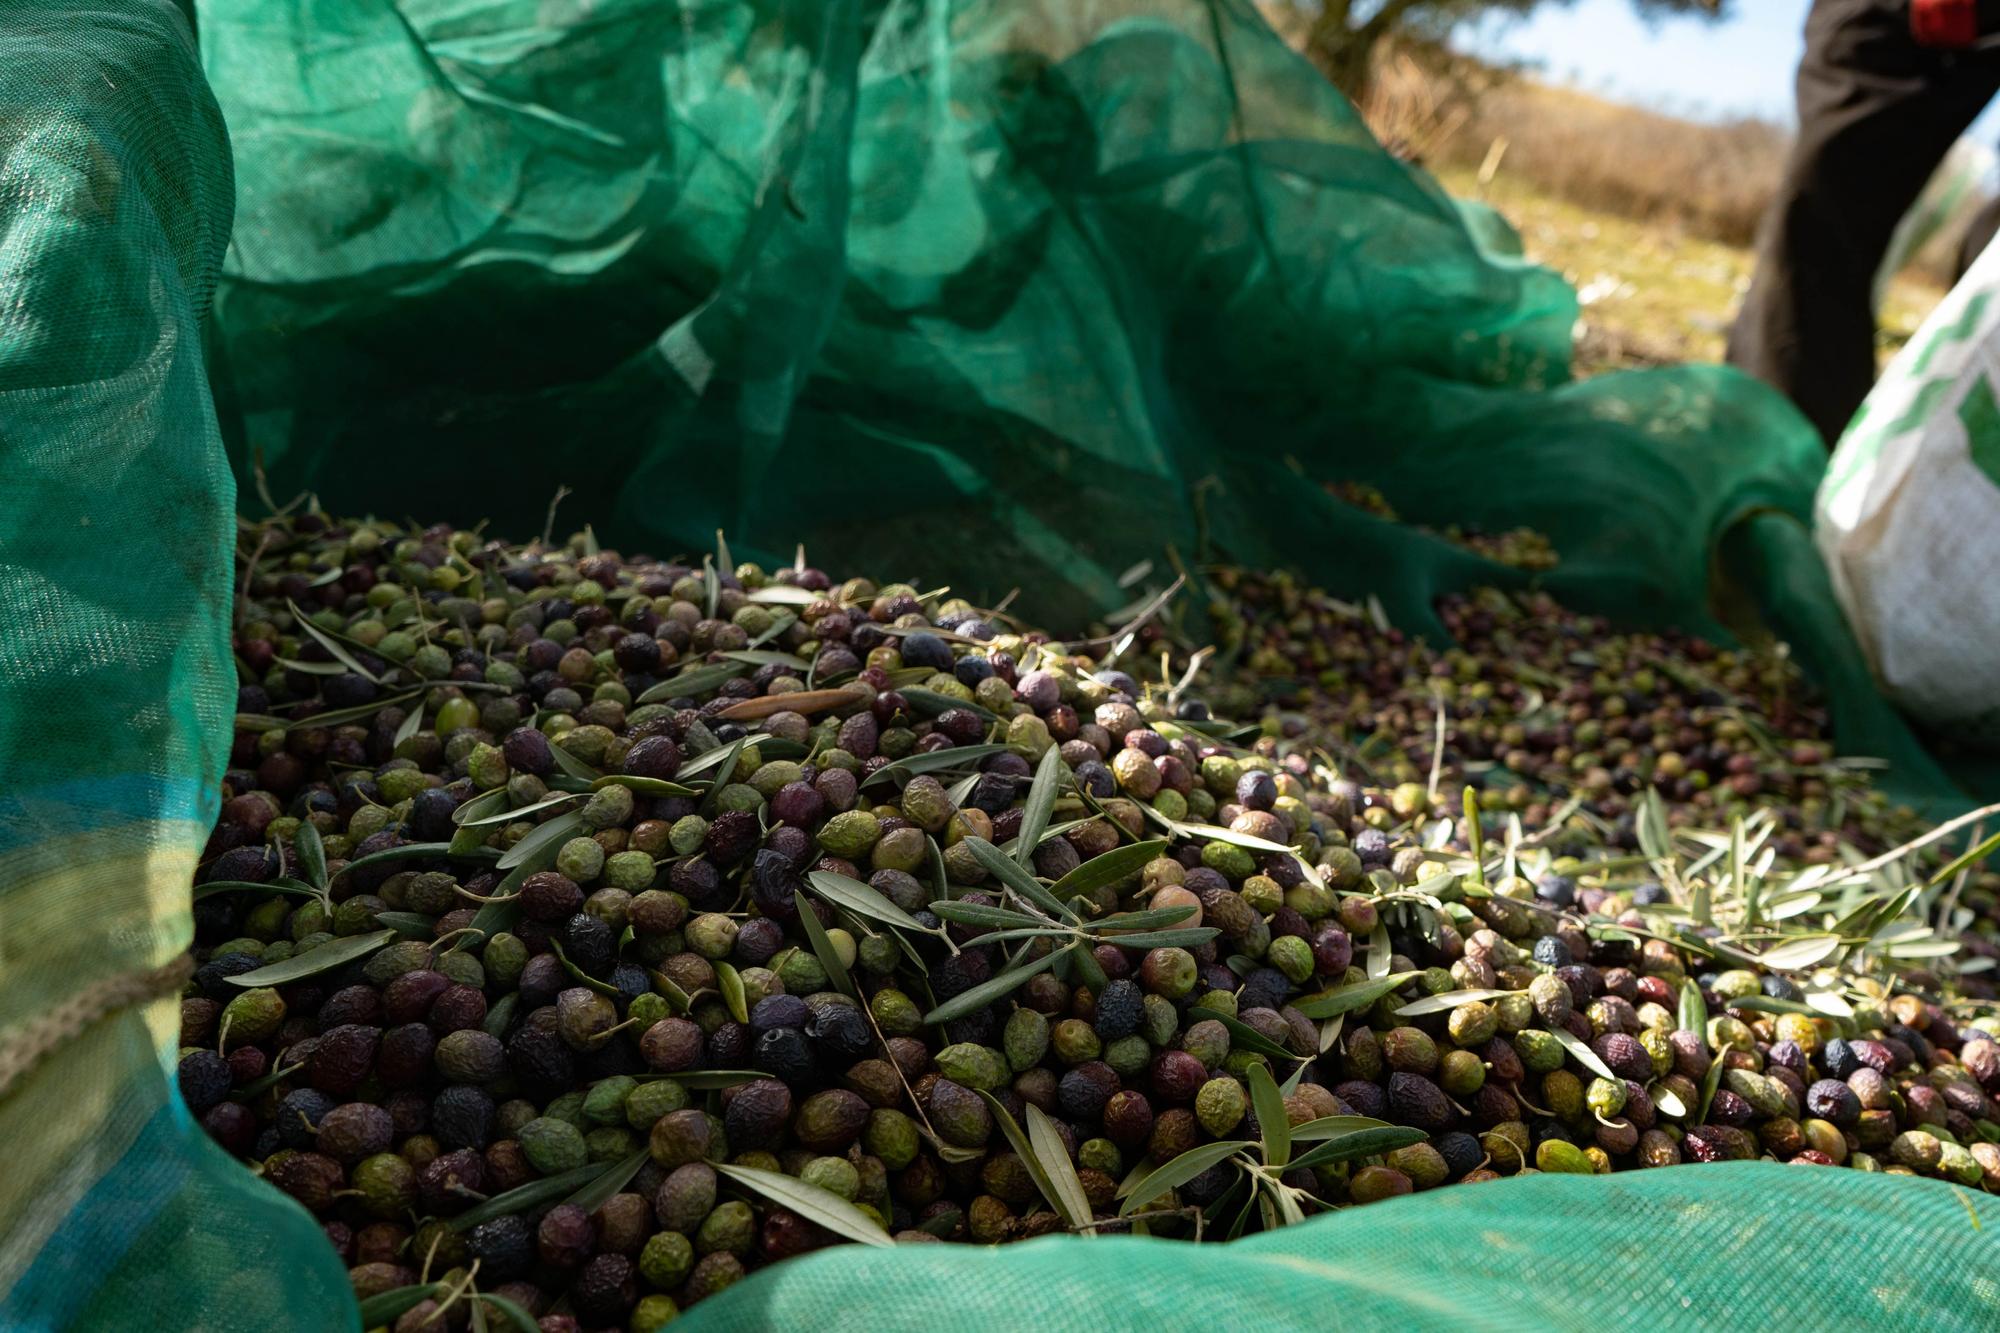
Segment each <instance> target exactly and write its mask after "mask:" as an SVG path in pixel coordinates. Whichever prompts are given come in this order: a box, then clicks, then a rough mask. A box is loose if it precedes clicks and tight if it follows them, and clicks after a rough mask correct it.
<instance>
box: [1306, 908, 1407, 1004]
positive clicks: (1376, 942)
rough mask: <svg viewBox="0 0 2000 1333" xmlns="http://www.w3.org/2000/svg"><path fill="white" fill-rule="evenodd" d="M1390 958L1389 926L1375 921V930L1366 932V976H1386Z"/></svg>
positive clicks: (1376, 977) (1377, 977)
mask: <svg viewBox="0 0 2000 1333" xmlns="http://www.w3.org/2000/svg"><path fill="white" fill-rule="evenodd" d="M1391 957H1392V951H1391V949H1390V947H1389V926H1388V924H1387V923H1386V922H1383V921H1377V922H1376V923H1375V928H1374V929H1373V930H1371V931H1369V932H1368V975H1369V976H1370V977H1371V978H1375V979H1379V978H1382V977H1386V976H1388V975H1389V968H1390V958H1391ZM1391 989H1394V988H1393V987H1391ZM1306 1017H1308V1018H1311V1017H1314V1015H1312V1014H1308V1015H1306Z"/></svg>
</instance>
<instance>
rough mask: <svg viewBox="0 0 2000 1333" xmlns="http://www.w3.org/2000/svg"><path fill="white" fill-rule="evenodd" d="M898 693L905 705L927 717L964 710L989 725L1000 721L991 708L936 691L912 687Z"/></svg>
mask: <svg viewBox="0 0 2000 1333" xmlns="http://www.w3.org/2000/svg"><path fill="white" fill-rule="evenodd" d="M897 693H898V694H901V695H902V696H903V701H904V702H905V703H907V704H909V706H910V707H912V708H914V709H916V710H917V711H918V712H919V713H922V714H923V715H924V716H925V717H936V716H937V715H938V714H939V713H942V712H944V711H945V710H946V709H947V708H963V709H964V710H965V711H966V712H968V713H971V714H972V715H973V716H974V717H977V718H979V719H980V720H981V721H983V722H986V723H989V724H991V723H994V722H998V721H999V720H1000V715H999V714H998V713H996V712H994V711H993V710H992V709H990V708H985V707H982V706H981V705H979V704H976V703H973V702H971V701H970V700H967V699H954V698H952V697H951V696H950V695H949V694H939V693H938V692H937V691H936V690H925V689H919V688H917V687H916V686H914V685H912V686H906V687H904V688H903V689H900V690H898V691H897Z"/></svg>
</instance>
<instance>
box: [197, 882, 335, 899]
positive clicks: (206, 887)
mask: <svg viewBox="0 0 2000 1333" xmlns="http://www.w3.org/2000/svg"><path fill="white" fill-rule="evenodd" d="M251 892H255V893H284V894H289V895H291V896H292V897H294V898H318V897H321V896H322V895H321V893H320V891H319V890H318V889H315V888H313V887H312V886H311V885H309V884H301V883H299V882H298V881H297V880H290V879H274V880H272V881H271V882H270V883H268V884H260V883H258V882H256V881H255V880H248V879H212V880H210V881H209V882H208V883H206V884H202V885H199V886H197V887H196V889H195V891H194V897H193V899H192V900H191V901H194V902H200V901H201V900H202V899H204V898H213V897H214V896H215V895H216V894H218V893H251Z"/></svg>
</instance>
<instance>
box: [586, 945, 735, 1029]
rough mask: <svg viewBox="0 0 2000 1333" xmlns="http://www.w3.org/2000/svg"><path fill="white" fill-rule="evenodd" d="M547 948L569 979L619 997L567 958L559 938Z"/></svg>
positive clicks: (610, 987)
mask: <svg viewBox="0 0 2000 1333" xmlns="http://www.w3.org/2000/svg"><path fill="white" fill-rule="evenodd" d="M549 949H550V951H551V952H552V953H554V954H555V956H556V961H557V962H559V963H561V964H562V965H563V971H565V972H567V973H569V979H570V980H571V981H574V982H575V983H576V984H577V985H579V986H587V987H589V988H590V989H591V990H594V991H596V992H597V993H598V994H599V995H602V996H605V997H606V998H608V999H613V1000H616V999H618V998H619V990H618V988H617V987H616V986H614V985H612V984H611V983H610V982H608V981H599V980H598V979H597V978H596V977H593V976H592V975H590V973H588V972H586V971H584V970H583V969H582V968H580V967H578V966H577V965H576V964H575V963H572V962H571V961H570V960H569V955H568V954H566V953H564V952H563V947H562V941H561V940H559V939H556V938H554V937H553V936H552V937H550V939H549ZM718 966H727V964H719V965H718ZM744 1021H747V1020H744Z"/></svg>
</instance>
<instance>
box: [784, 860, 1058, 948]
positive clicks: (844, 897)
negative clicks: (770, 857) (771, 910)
mask: <svg viewBox="0 0 2000 1333" xmlns="http://www.w3.org/2000/svg"><path fill="white" fill-rule="evenodd" d="M806 883H808V884H810V885H812V887H813V890H814V891H815V892H817V893H818V894H820V895H821V896H822V897H824V898H828V899H830V900H832V901H833V902H835V903H837V904H838V905H840V906H842V907H845V908H846V909H847V910H848V911H850V912H855V913H858V914H859V915H861V916H865V917H868V918H870V919H871V920H875V921H880V922H882V923H883V924H884V925H889V926H900V927H901V928H902V929H904V930H914V931H917V932H918V933H920V934H924V935H942V934H943V933H944V932H943V931H942V930H933V929H931V928H930V927H929V926H926V925H924V924H923V922H921V921H919V920H917V919H916V918H915V917H913V916H911V915H910V914H909V913H908V912H905V911H904V910H903V909H902V908H900V907H898V906H896V904H894V903H892V902H890V901H889V900H888V899H887V898H885V897H883V896H882V894H881V893H880V892H879V891H878V890H876V889H875V888H873V887H871V886H870V885H867V884H863V883H862V882H861V881H860V880H858V879H849V878H848V877H847V876H845V875H838V874H835V873H834V872H832V871H830V870H815V871H812V872H810V873H809V874H807V876H806ZM1024 920H1026V921H1027V923H1028V924H1037V923H1035V922H1034V921H1033V919H1032V918H1024Z"/></svg>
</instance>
